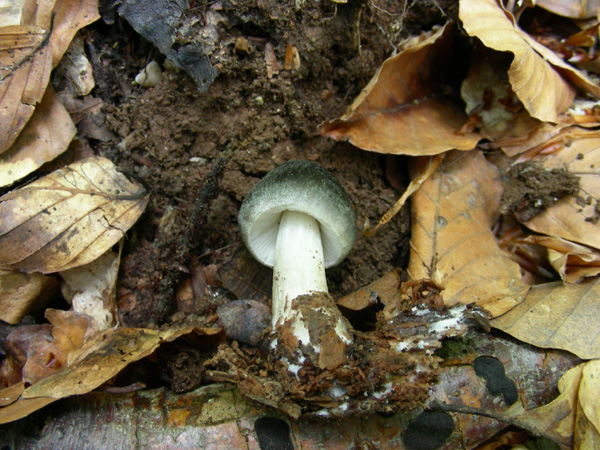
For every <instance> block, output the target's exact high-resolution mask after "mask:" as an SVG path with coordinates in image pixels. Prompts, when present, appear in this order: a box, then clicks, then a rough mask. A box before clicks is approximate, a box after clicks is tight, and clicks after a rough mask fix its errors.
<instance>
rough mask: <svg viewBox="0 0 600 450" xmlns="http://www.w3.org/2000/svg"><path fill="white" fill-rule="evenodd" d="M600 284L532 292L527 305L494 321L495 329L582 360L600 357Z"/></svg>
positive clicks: (560, 285) (546, 287)
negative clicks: (565, 351)
mask: <svg viewBox="0 0 600 450" xmlns="http://www.w3.org/2000/svg"><path fill="white" fill-rule="evenodd" d="M599 297H600V280H599V279H597V278H595V279H591V280H585V281H583V282H582V283H580V284H568V285H564V284H563V283H562V282H561V281H558V282H554V283H546V284H541V285H538V286H534V287H532V288H531V290H530V291H529V293H528V294H527V296H526V297H525V300H523V303H521V304H520V305H518V306H516V307H515V308H513V309H512V310H510V311H509V312H507V313H506V314H504V315H503V316H500V317H497V318H495V319H494V320H492V321H491V324H492V326H493V327H495V328H498V329H500V330H502V331H504V332H506V333H508V334H510V335H511V336H513V337H515V338H517V339H519V340H521V341H523V342H527V343H528V344H532V345H535V346H536V347H542V348H559V349H562V350H567V351H570V352H571V353H574V354H576V355H577V356H579V357H580V358H585V359H589V358H598V357H600V334H598V333H597V332H595V331H594V332H590V331H591V330H597V329H598V323H599V322H598V318H599V317H600V310H599V307H600V305H599V303H598V298H599Z"/></svg>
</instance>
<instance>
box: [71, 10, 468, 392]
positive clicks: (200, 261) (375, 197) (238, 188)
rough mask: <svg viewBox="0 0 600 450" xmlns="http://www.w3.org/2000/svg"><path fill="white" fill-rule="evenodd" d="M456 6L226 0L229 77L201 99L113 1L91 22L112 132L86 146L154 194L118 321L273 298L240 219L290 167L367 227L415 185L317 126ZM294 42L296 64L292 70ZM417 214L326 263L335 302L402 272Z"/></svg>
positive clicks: (122, 284) (225, 70)
mask: <svg viewBox="0 0 600 450" xmlns="http://www.w3.org/2000/svg"><path fill="white" fill-rule="evenodd" d="M456 3H457V2H455V1H446V2H438V1H431V2H428V1H423V2H394V1H378V2H374V1H370V2H351V3H349V4H343V3H334V2H329V1H325V2H301V1H297V0H296V1H294V0H288V1H282V2H279V1H271V0H266V1H264V0H263V1H260V0H241V1H237V2H235V4H234V3H233V2H227V1H223V2H221V3H219V4H218V14H219V15H220V17H222V18H223V21H222V22H220V23H219V24H218V32H219V39H218V41H217V45H216V47H215V48H214V49H213V52H212V54H211V62H212V63H213V65H214V66H215V67H216V68H217V69H218V71H219V75H218V76H217V78H216V79H215V81H214V82H213V83H212V85H210V87H209V88H208V90H207V91H206V92H204V93H202V92H199V90H198V87H197V85H196V83H195V82H194V81H193V80H192V79H191V78H190V77H189V76H188V75H186V74H185V73H184V72H183V71H179V70H178V69H176V68H175V67H173V65H172V64H170V62H169V61H168V60H165V58H164V56H162V55H161V54H160V53H159V52H158V51H157V50H156V49H155V48H154V47H152V45H150V44H149V43H148V42H145V41H144V40H143V39H142V38H140V36H139V35H138V34H137V33H135V31H133V29H131V28H130V27H129V25H128V24H127V22H125V21H124V20H122V19H119V18H118V16H117V15H116V13H115V11H116V10H115V9H111V8H110V4H109V3H107V4H106V5H101V6H102V7H101V11H103V17H104V18H105V20H106V21H99V22H97V23H96V24H94V25H93V26H92V27H90V28H88V29H87V30H86V32H87V35H86V45H87V50H88V52H89V53H90V56H91V61H92V64H93V68H94V76H95V79H96V84H97V87H96V88H95V90H94V92H93V95H94V96H96V97H99V98H101V99H102V100H103V101H104V109H103V113H104V115H105V118H106V122H105V124H106V126H105V127H104V128H105V129H104V132H103V133H101V134H100V136H102V137H101V138H96V137H94V136H98V133H96V134H94V136H91V135H90V134H89V133H88V136H89V139H88V140H87V142H85V141H83V140H82V143H83V147H84V148H85V147H86V145H89V147H90V148H91V150H92V151H93V152H94V153H96V154H101V155H103V156H105V157H107V158H109V159H111V160H112V161H113V162H114V163H115V164H117V165H118V166H119V168H120V169H121V170H123V171H124V172H126V173H129V174H132V175H133V176H135V177H136V178H138V179H139V180H141V181H142V182H143V183H144V184H145V185H147V187H148V188H149V190H150V192H151V200H150V204H149V205H148V208H147V210H146V212H145V214H144V215H143V216H142V217H141V219H140V220H139V221H138V223H137V224H136V225H135V227H134V228H133V229H132V230H131V231H130V232H129V233H128V241H127V243H126V245H125V248H124V250H123V257H122V264H121V273H120V274H119V285H118V291H117V292H118V294H117V297H118V308H119V321H120V324H121V325H123V326H140V327H148V326H156V325H160V324H161V323H164V322H165V321H168V320H173V317H175V318H178V317H179V318H180V317H181V315H182V314H184V315H185V314H190V313H193V314H198V315H207V316H210V315H211V314H213V315H214V313H215V311H216V308H217V307H218V306H220V305H222V304H224V303H226V302H228V301H230V300H232V299H235V298H254V299H260V300H261V301H263V302H266V303H267V304H268V301H269V300H268V297H269V295H270V291H269V289H270V277H271V272H270V270H268V269H265V268H263V267H262V266H260V265H259V264H258V263H257V262H255V261H254V260H253V259H252V258H251V257H249V255H248V253H247V252H246V251H245V249H244V246H243V244H242V243H241V240H240V237H239V233H238V227H237V213H238V210H239V207H240V204H241V201H242V200H243V199H244V197H245V196H246V195H247V194H248V192H249V191H250V189H251V188H252V186H253V185H254V184H255V183H256V182H257V181H258V180H259V179H260V178H261V177H263V176H264V175H265V174H266V173H268V172H269V171H270V170H272V169H274V168H275V167H277V166H278V165H280V164H282V163H284V162H286V161H289V160H294V159H307V160H311V161H315V162H317V163H319V164H321V165H322V166H324V167H325V168H327V169H328V170H330V171H331V173H332V174H333V175H334V176H335V177H336V178H337V179H338V180H339V181H340V183H341V184H342V185H343V186H344V188H345V189H346V191H347V192H348V195H349V196H350V198H351V200H352V202H353V204H354V206H355V211H356V216H357V226H358V227H359V229H361V228H362V227H363V226H364V224H365V222H366V221H369V222H371V223H374V222H376V221H377V220H378V219H379V218H380V217H381V215H382V214H383V213H384V212H386V211H387V210H388V209H389V208H390V207H391V206H392V205H393V204H394V203H395V201H396V200H397V199H398V197H399V196H400V195H401V193H402V190H403V189H404V187H405V185H406V180H407V176H406V171H405V166H406V164H405V160H403V159H402V158H401V157H390V156H386V155H380V154H375V153H369V152H365V151H362V150H360V149H357V148H355V147H353V146H352V145H351V144H349V143H344V142H336V141H333V140H331V139H327V138H324V137H321V136H320V135H319V134H318V131H317V129H318V125H319V124H320V123H321V122H322V121H324V120H326V119H332V118H335V117H338V116H340V115H341V114H343V112H344V111H345V109H346V108H347V107H348V106H349V105H350V103H351V102H352V100H353V99H354V98H355V97H356V96H357V95H358V94H359V93H360V91H361V89H362V88H363V87H364V86H365V85H366V83H367V82H368V81H369V79H370V78H371V77H372V75H373V74H374V73H375V71H376V70H377V68H378V67H379V66H380V65H381V63H382V62H383V61H384V60H385V59H386V58H387V57H389V56H390V54H391V53H392V51H393V50H394V48H395V47H394V46H395V45H397V43H398V42H399V41H400V39H401V38H405V37H409V36H411V35H417V34H420V33H421V32H422V31H426V30H430V29H431V28H432V27H433V26H434V25H440V24H443V23H445V22H446V21H447V20H448V17H455V16H456V8H457V6H456ZM209 6H210V5H208V4H206V5H204V4H203V5H199V4H198V3H196V4H195V6H194V7H193V8H191V9H190V10H189V11H186V14H185V15H184V19H183V20H187V21H188V23H187V25H189V27H192V28H193V26H194V24H196V23H202V18H203V15H204V14H205V13H206V12H207V10H208V8H209ZM300 6H301V7H300ZM106 22H108V23H111V25H108V24H107V23H106ZM270 46H272V49H273V52H274V55H275V57H276V64H277V67H278V68H279V70H278V71H277V70H273V64H272V62H270V67H267V62H266V58H265V55H266V54H269V48H270ZM294 48H295V49H296V51H297V54H298V56H299V60H298V58H296V61H299V64H298V63H297V62H296V63H295V64H292V65H289V64H285V61H286V52H287V53H289V52H290V49H294ZM152 60H155V61H157V62H158V63H159V64H160V65H161V67H162V68H163V70H164V74H163V79H162V80H161V81H160V82H159V83H158V84H157V85H156V86H154V87H151V88H143V87H141V86H138V85H135V84H134V83H132V80H133V79H134V77H135V76H136V75H137V74H138V73H139V72H140V71H141V70H142V69H143V68H144V67H145V66H146V64H148V62H150V61H152ZM81 131H83V130H80V132H81ZM82 134H84V135H85V133H82ZM107 135H108V136H112V138H110V139H108V138H106V136H107ZM88 151H89V149H88ZM225 163H226V164H225ZM219 164H221V165H223V164H224V166H223V168H220V167H217V166H218V165H219ZM217 169H218V170H217ZM211 174H212V175H211ZM211 176H212V181H211V182H208V181H207V180H209V179H210V177H211ZM205 194H206V195H205ZM200 195H202V196H203V197H202V201H201V202H200V203H203V204H199V202H198V201H197V199H198V198H199V196H200ZM408 211H409V210H408V208H407V207H405V208H404V209H403V210H402V211H401V212H400V213H399V214H398V215H397V216H396V217H395V218H394V219H393V220H392V221H391V222H390V223H389V224H387V225H386V226H385V227H384V228H383V229H381V231H379V232H378V233H377V234H376V235H375V236H373V237H371V238H369V239H367V238H365V237H364V236H362V234H361V233H359V237H358V239H357V241H356V244H355V246H354V249H353V250H352V252H351V253H350V255H349V256H348V257H347V258H346V260H345V261H344V262H343V263H342V264H340V265H339V266H338V267H335V268H332V269H330V270H329V271H328V274H327V276H328V282H329V287H330V293H331V294H332V296H333V297H334V298H339V297H341V296H343V295H345V294H348V293H349V292H352V291H354V290H356V289H358V288H360V287H361V286H364V285H366V284H368V283H370V282H372V281H374V280H376V279H377V278H379V277H381V276H382V275H383V274H385V273H387V272H389V271H390V270H392V269H394V268H402V267H404V266H405V264H406V263H407V258H408V252H409V238H410V235H409V231H410V217H409V212H408ZM192 218H193V219H195V223H193V224H192V223H190V222H191V221H192ZM198 229H199V230H198ZM232 280H234V281H235V282H232ZM239 285H243V286H244V290H240V289H236V286H239ZM175 292H177V295H175ZM186 358H187V356H186ZM188 359H189V358H188ZM192 359H193V358H192ZM176 366H177V364H174V366H173V367H176ZM169 378H171V379H177V375H175V374H171V376H169ZM186 383H187V382H186ZM188 387H189V386H188ZM175 390H176V391H179V390H180V389H179V388H177V387H175Z"/></svg>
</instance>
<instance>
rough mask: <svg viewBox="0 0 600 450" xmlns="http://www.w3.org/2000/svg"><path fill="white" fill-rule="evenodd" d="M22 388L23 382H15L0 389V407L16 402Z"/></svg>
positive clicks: (23, 386)
mask: <svg viewBox="0 0 600 450" xmlns="http://www.w3.org/2000/svg"><path fill="white" fill-rule="evenodd" d="M24 390H25V383H16V384H13V385H12V386H8V387H5V388H4V389H0V407H2V406H8V405H10V404H11V403H14V402H16V401H17V400H18V399H19V397H20V396H21V394H22V393H23V391H24Z"/></svg>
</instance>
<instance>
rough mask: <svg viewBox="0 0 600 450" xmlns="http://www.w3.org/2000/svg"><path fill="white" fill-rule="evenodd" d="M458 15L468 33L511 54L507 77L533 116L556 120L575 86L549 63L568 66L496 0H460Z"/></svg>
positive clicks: (544, 119) (487, 44)
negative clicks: (536, 39) (535, 39)
mask: <svg viewBox="0 0 600 450" xmlns="http://www.w3.org/2000/svg"><path fill="white" fill-rule="evenodd" d="M459 17H460V19H461V21H462V23H463V26H464V28H465V30H466V31H467V33H468V34H469V35H470V36H473V37H477V38H479V39H480V40H481V41H482V42H483V44H484V45H485V46H486V47H488V48H491V49H494V50H497V51H501V52H510V53H512V54H513V55H514V59H513V61H512V64H511V66H510V69H509V70H508V77H509V80H510V83H511V86H512V88H513V90H514V92H515V94H516V95H517V97H518V98H519V100H521V102H522V103H523V105H524V106H525V108H526V109H527V111H529V114H531V116H532V117H534V118H536V119H539V120H542V121H545V122H556V120H557V118H558V115H559V114H560V113H561V112H563V111H564V110H566V109H567V108H568V107H569V105H570V104H571V102H572V101H573V99H574V98H575V90H574V89H573V88H572V87H571V86H570V85H569V83H568V82H567V81H566V80H564V79H563V78H562V77H561V76H560V75H559V74H558V72H557V71H556V70H555V69H554V68H553V67H552V65H551V64H553V65H555V66H560V67H561V68H565V69H566V68H567V67H569V66H568V65H567V64H565V63H564V62H563V61H562V60H561V59H560V58H558V57H557V56H556V55H555V54H554V53H552V52H551V51H550V50H548V49H545V47H543V46H542V45H540V44H538V43H537V42H535V41H534V40H533V39H531V38H530V37H529V36H528V35H527V33H525V32H523V31H522V30H521V29H520V28H519V27H518V25H517V24H516V22H515V19H514V17H513V16H512V14H510V13H509V12H507V11H505V10H504V9H503V8H502V7H501V6H500V5H499V4H498V2H497V1H496V0H461V2H460V9H459ZM565 66H566V67H565ZM571 69H572V68H571ZM572 70H573V71H574V70H575V69H572ZM590 85H593V83H590Z"/></svg>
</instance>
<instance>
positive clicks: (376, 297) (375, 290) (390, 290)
mask: <svg viewBox="0 0 600 450" xmlns="http://www.w3.org/2000/svg"><path fill="white" fill-rule="evenodd" d="M401 282H402V280H401V278H400V274H399V273H398V271H397V270H392V271H391V272H390V273H388V274H386V275H384V276H382V277H381V278H379V279H378V280H375V281H373V282H372V283H369V284H368V285H366V286H364V287H362V288H360V289H358V290H357V291H355V292H352V293H351V294H348V295H346V296H344V297H342V298H340V299H339V300H338V301H337V302H336V303H337V305H338V306H343V307H344V308H348V309H350V310H352V311H360V310H362V309H365V308H367V307H369V306H370V305H373V304H375V303H378V302H379V301H381V303H383V304H384V305H386V304H387V303H389V302H390V301H391V300H392V299H393V298H394V296H396V295H398V292H399V289H400V283H401Z"/></svg>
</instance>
